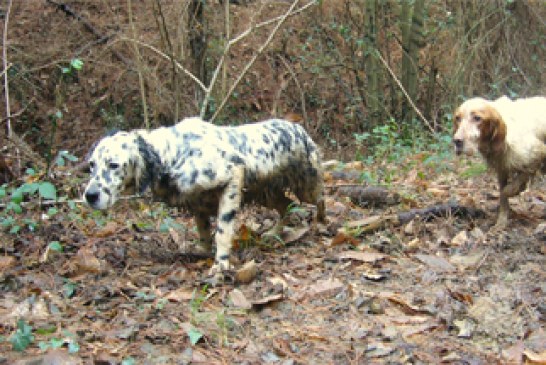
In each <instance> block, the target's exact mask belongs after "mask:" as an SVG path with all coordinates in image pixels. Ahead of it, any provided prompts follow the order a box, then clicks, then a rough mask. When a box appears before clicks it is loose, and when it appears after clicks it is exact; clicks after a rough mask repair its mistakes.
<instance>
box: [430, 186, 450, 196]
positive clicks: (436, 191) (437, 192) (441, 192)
mask: <svg viewBox="0 0 546 365" xmlns="http://www.w3.org/2000/svg"><path fill="white" fill-rule="evenodd" d="M427 193H429V194H431V195H433V196H434V197H436V198H445V197H448V196H449V191H448V190H445V189H440V188H437V187H430V188H428V189H427Z"/></svg>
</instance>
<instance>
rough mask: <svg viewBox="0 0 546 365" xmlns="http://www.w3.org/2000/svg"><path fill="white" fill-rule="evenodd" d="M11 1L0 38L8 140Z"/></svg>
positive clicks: (9, 118)
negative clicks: (0, 37)
mask: <svg viewBox="0 0 546 365" xmlns="http://www.w3.org/2000/svg"><path fill="white" fill-rule="evenodd" d="M12 3H13V1H12V0H9V2H8V8H7V9H6V15H5V20H4V34H3V37H2V61H3V67H4V92H5V99H6V120H7V123H6V134H7V136H8V138H11V109H10V102H9V81H8V23H9V16H10V13H11V5H12Z"/></svg>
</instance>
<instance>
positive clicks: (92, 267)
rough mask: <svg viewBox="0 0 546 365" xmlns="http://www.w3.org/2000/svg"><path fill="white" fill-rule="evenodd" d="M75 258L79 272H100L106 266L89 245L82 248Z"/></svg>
mask: <svg viewBox="0 0 546 365" xmlns="http://www.w3.org/2000/svg"><path fill="white" fill-rule="evenodd" d="M75 260H76V262H75V265H76V267H77V274H83V273H93V274H98V273H100V272H101V271H102V270H103V268H104V264H103V263H102V262H101V261H100V260H99V259H98V258H97V257H96V256H95V254H94V252H93V250H92V249H90V248H89V247H82V248H80V249H79V250H78V253H77V254H76V256H75Z"/></svg>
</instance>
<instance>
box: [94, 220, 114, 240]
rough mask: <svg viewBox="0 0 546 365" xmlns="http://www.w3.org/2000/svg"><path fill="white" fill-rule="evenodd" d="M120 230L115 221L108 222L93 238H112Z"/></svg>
mask: <svg viewBox="0 0 546 365" xmlns="http://www.w3.org/2000/svg"><path fill="white" fill-rule="evenodd" d="M117 230H118V224H117V223H116V222H115V221H108V223H106V225H105V226H104V227H102V228H101V229H99V230H98V231H97V232H95V234H94V235H93V236H95V237H98V238H104V237H108V236H112V235H113V234H115V233H116V231H117Z"/></svg>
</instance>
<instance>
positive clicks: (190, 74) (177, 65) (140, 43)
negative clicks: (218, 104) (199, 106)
mask: <svg viewBox="0 0 546 365" xmlns="http://www.w3.org/2000/svg"><path fill="white" fill-rule="evenodd" d="M118 39H119V40H120V41H125V42H132V43H136V44H138V45H140V46H142V47H145V48H148V49H149V50H152V51H154V52H155V53H157V54H158V55H160V56H161V57H163V58H165V59H166V60H169V61H170V62H173V63H174V64H175V65H176V67H177V68H178V69H179V70H180V71H182V72H184V73H185V74H186V75H187V76H189V77H190V78H191V79H192V80H193V81H195V83H196V84H197V85H199V87H200V88H201V89H202V90H203V91H206V90H207V87H206V86H205V84H203V82H201V80H199V79H198V78H197V77H196V76H195V75H194V74H192V73H191V72H190V71H188V70H187V69H186V68H184V66H182V65H181V64H180V63H178V62H177V61H176V60H175V59H174V58H173V57H170V56H169V55H168V54H166V53H165V52H162V51H161V50H159V49H158V48H156V47H154V46H152V45H151V44H148V43H144V42H142V41H139V40H136V39H132V38H128V37H119V38H118Z"/></svg>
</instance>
